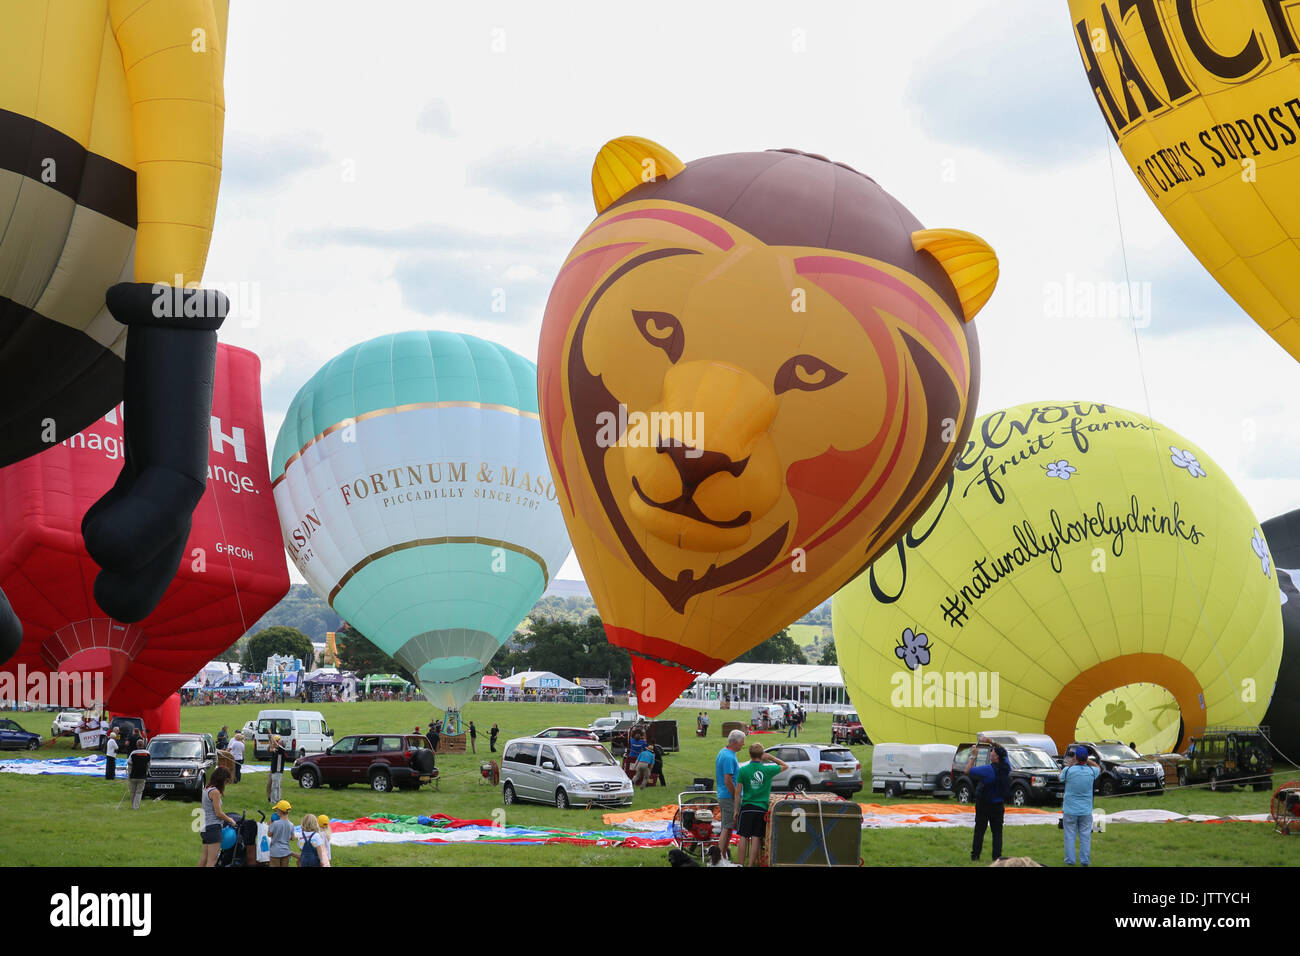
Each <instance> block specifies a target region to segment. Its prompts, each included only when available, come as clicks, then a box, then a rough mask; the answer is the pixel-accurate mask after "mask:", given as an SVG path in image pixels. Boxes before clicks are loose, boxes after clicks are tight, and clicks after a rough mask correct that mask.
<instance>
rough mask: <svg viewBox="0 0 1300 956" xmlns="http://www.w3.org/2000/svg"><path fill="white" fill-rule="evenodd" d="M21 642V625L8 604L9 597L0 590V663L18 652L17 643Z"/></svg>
mask: <svg viewBox="0 0 1300 956" xmlns="http://www.w3.org/2000/svg"><path fill="white" fill-rule="evenodd" d="M22 642H23V626H22V624H21V623H19V621H18V615H16V614H14V609H13V608H11V607H10V606H9V599H8V598H6V597H5V595H4V592H3V591H0V664H3V663H4V662H5V661H7V660H9V658H11V657H13V656H14V654H16V653H17V652H18V645H19V644H21V643H22Z"/></svg>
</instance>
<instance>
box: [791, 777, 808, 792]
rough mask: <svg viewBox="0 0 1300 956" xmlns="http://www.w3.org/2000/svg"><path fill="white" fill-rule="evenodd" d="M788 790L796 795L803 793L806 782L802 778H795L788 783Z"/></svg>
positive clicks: (806, 787)
mask: <svg viewBox="0 0 1300 956" xmlns="http://www.w3.org/2000/svg"><path fill="white" fill-rule="evenodd" d="M790 789H791V790H793V791H795V792H796V793H804V792H806V791H807V789H808V781H807V780H805V779H804V778H803V777H795V778H794V779H793V780H791V781H790Z"/></svg>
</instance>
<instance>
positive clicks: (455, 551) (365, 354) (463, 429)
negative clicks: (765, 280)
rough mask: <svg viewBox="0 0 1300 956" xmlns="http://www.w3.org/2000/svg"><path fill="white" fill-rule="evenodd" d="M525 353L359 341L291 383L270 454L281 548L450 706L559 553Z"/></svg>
mask: <svg viewBox="0 0 1300 956" xmlns="http://www.w3.org/2000/svg"><path fill="white" fill-rule="evenodd" d="M536 376H537V373H536V370H535V368H534V366H533V364H532V363H531V362H529V361H527V360H526V359H523V358H521V357H520V356H518V355H516V354H514V353H513V352H511V351H509V350H508V349H505V348H503V347H501V346H499V345H495V344H493V343H491V342H485V341H483V340H482V339H477V338H474V337H473V336H469V335H457V334H453V333H449V332H403V333H399V334H396V335H386V336H381V337H380V338H377V339H371V340H370V341H368V342H364V343H362V344H360V345H355V346H353V347H352V348H350V349H348V350H347V351H345V352H343V353H342V354H341V355H339V356H337V357H336V358H334V359H332V360H331V361H330V362H328V363H327V364H326V365H325V366H324V367H323V368H322V369H321V370H320V371H319V372H317V373H316V375H314V376H313V377H312V379H311V380H310V381H309V382H308V383H307V384H306V385H304V386H303V387H302V389H301V390H299V392H298V394H297V396H295V398H294V400H293V403H292V404H291V405H290V407H289V411H288V414H287V415H286V416H285V421H284V425H283V426H282V427H281V429H280V434H279V437H278V438H277V440H276V445H275V453H274V456H273V459H272V471H273V475H274V482H275V502H276V508H277V510H278V511H279V515H280V527H281V529H282V531H283V533H284V541H285V545H286V547H287V548H288V550H289V555H290V557H291V558H292V559H293V560H294V563H295V564H297V566H298V569H299V570H300V571H301V572H302V574H303V576H304V577H305V578H306V579H307V582H308V583H309V584H310V585H311V586H312V587H313V588H314V589H315V590H316V592H317V593H318V594H320V595H321V596H322V597H323V598H325V599H326V600H327V601H328V602H329V604H330V606H331V607H333V608H334V610H335V611H337V612H338V613H339V614H340V615H341V616H342V617H343V618H344V619H345V620H347V621H348V623H349V624H351V625H352V626H353V627H354V628H356V629H357V630H358V631H359V632H360V633H362V634H364V635H365V636H366V638H368V639H369V640H370V641H373V642H374V643H375V644H376V645H378V646H379V647H380V648H382V649H383V650H384V651H385V652H386V653H388V654H390V655H392V656H393V657H394V658H395V659H396V660H397V661H398V662H400V663H401V664H402V665H403V666H404V667H406V668H408V669H409V670H410V671H412V672H413V673H414V674H415V675H416V676H417V678H418V679H419V681H420V686H421V688H422V689H423V691H424V693H425V696H426V697H428V699H429V701H430V702H431V703H433V704H435V705H436V706H438V707H443V708H458V707H459V706H460V705H461V704H462V703H464V702H465V701H466V700H468V699H469V698H470V697H471V696H472V695H473V694H474V692H475V691H476V690H477V689H478V686H479V680H480V678H481V676H482V673H483V667H484V665H485V664H487V662H488V661H490V660H491V658H492V655H493V654H495V653H496V651H497V649H498V648H499V647H500V646H501V644H502V642H504V641H505V639H506V638H507V637H509V636H510V634H511V633H512V632H513V630H514V629H515V627H516V626H517V625H518V624H519V622H520V621H522V620H523V618H524V617H525V615H527V613H528V611H529V609H530V608H531V607H532V606H533V604H535V603H536V602H537V599H538V598H539V597H541V594H542V591H544V590H545V589H546V585H547V583H548V582H549V581H550V579H551V576H552V575H554V574H555V572H556V571H557V570H558V569H559V567H560V565H561V564H562V563H563V562H564V560H565V558H566V557H567V556H568V553H569V541H568V537H567V536H566V535H565V533H564V519H563V518H562V517H561V515H560V509H559V505H558V504H557V502H556V492H555V486H554V484H553V483H552V481H551V477H550V474H549V472H548V470H547V467H546V456H545V453H544V452H543V450H542V437H541V429H540V426H539V424H538V415H537V379H536Z"/></svg>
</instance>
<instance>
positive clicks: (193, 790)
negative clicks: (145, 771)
mask: <svg viewBox="0 0 1300 956" xmlns="http://www.w3.org/2000/svg"><path fill="white" fill-rule="evenodd" d="M216 762H217V750H216V747H215V746H214V745H213V741H212V736H211V734H158V736H156V737H154V738H153V740H151V741H149V776H148V777H146V778H145V782H144V792H145V793H146V794H147V795H152V794H153V793H155V792H158V793H162V794H163V795H164V796H167V795H170V794H173V793H175V794H178V795H180V796H184V797H188V798H190V799H192V800H198V799H199V798H200V797H201V796H202V794H203V787H204V786H205V785H206V784H207V781H208V774H209V773H210V772H211V771H212V769H213V768H214V767H215V765H216Z"/></svg>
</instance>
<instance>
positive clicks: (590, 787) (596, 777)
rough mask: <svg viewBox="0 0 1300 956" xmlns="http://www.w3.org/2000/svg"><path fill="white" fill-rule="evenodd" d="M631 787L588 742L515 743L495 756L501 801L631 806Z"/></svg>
mask: <svg viewBox="0 0 1300 956" xmlns="http://www.w3.org/2000/svg"><path fill="white" fill-rule="evenodd" d="M632 794H633V791H632V781H631V780H629V779H628V778H627V774H625V773H624V772H623V767H622V766H621V765H620V764H619V763H618V761H616V760H615V759H614V758H613V757H611V756H610V753H609V751H608V750H606V749H605V747H604V745H602V744H598V743H597V742H596V741H594V740H580V739H565V738H552V737H548V738H538V737H521V738H519V739H516V740H511V741H507V743H506V747H505V751H504V752H503V753H502V754H501V799H502V800H504V801H505V802H506V804H511V803H517V802H518V801H520V800H530V801H532V802H534V803H549V804H552V805H553V806H556V807H559V808H560V809H561V810H565V809H568V808H569V807H571V806H574V805H575V804H576V805H579V806H590V805H591V804H596V805H598V806H602V807H605V806H615V805H616V806H623V807H630V806H631V805H632Z"/></svg>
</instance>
